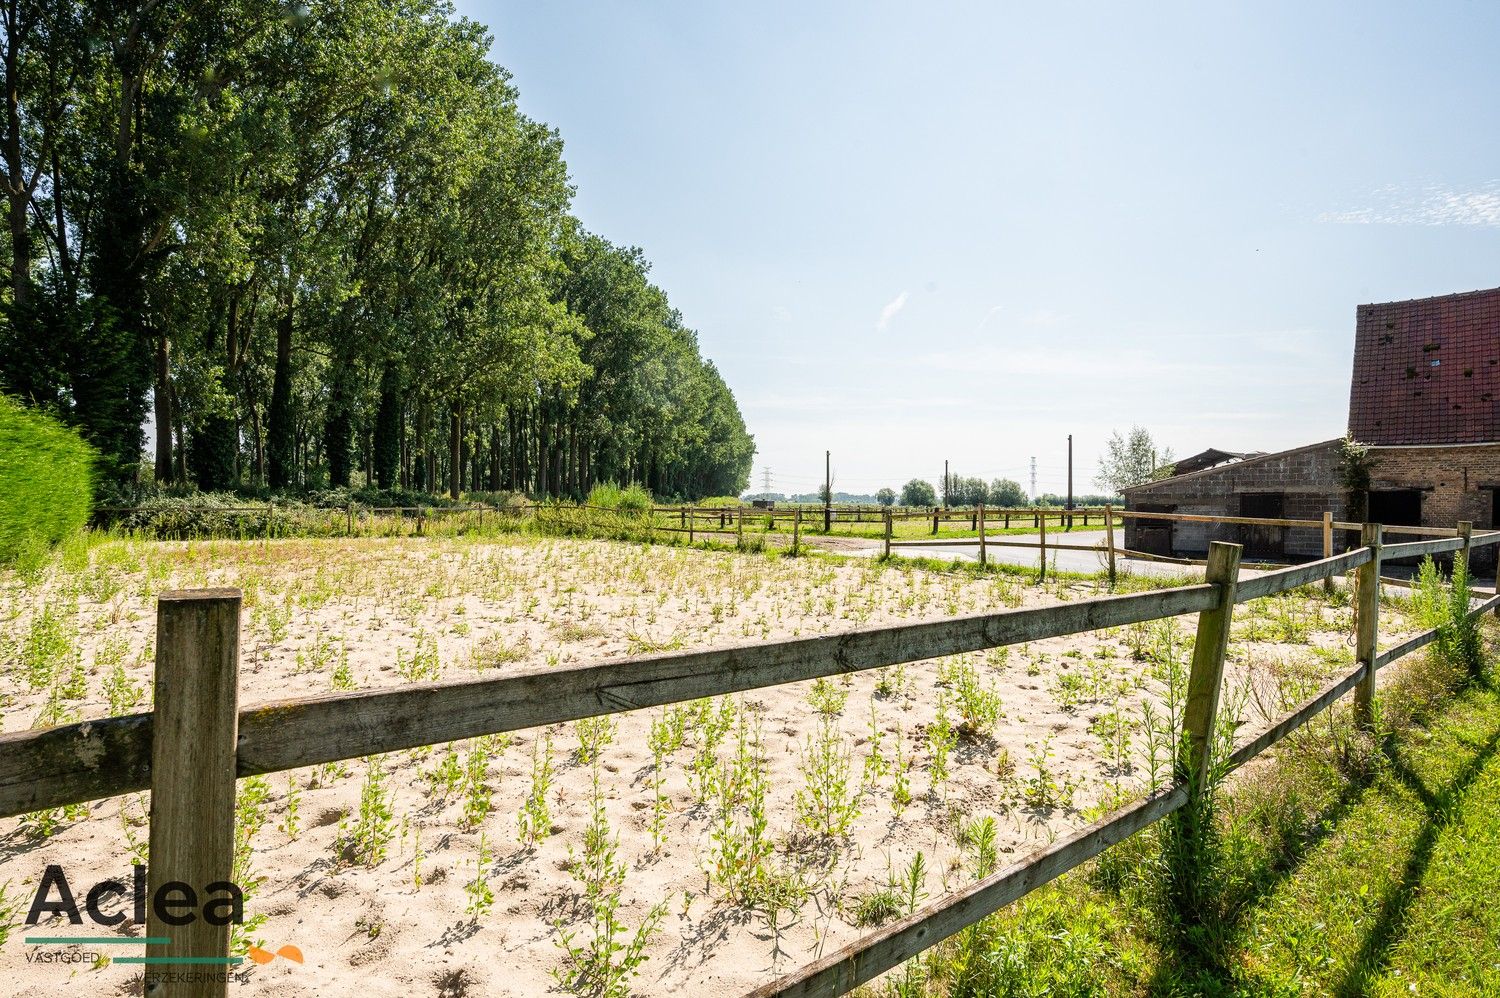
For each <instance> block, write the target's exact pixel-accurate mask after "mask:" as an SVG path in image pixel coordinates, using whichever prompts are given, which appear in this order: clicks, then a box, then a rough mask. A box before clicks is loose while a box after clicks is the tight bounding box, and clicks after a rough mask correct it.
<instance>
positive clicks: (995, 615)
mask: <svg viewBox="0 0 1500 998" xmlns="http://www.w3.org/2000/svg"><path fill="white" fill-rule="evenodd" d="M1363 529H1364V537H1363V540H1364V541H1365V544H1364V546H1363V547H1361V548H1359V549H1356V550H1354V551H1350V552H1347V553H1344V554H1340V555H1337V556H1333V557H1328V558H1324V559H1322V560H1320V561H1316V562H1313V563H1311V564H1307V565H1297V566H1293V567H1290V568H1287V569H1283V570H1281V571H1278V572H1272V573H1268V574H1265V575H1261V576H1259V577H1256V578H1247V579H1245V580H1244V581H1239V547H1238V545H1232V544H1224V543H1221V542H1215V544H1214V545H1213V546H1212V548H1211V549H1210V557H1209V562H1208V571H1207V581H1205V582H1204V583H1202V584H1199V585H1189V586H1182V587H1178V588H1171V589H1163V590H1156V591H1151V592H1145V593H1137V594H1131V595H1123V596H1118V595H1116V596H1098V597H1092V598H1088V599H1082V600H1078V601H1075V602H1071V603H1063V604H1060V605H1056V606H1048V607H1041V608H1034V609H1024V610H1002V611H997V612H991V613H979V614H970V615H967V616H960V617H955V618H948V619H943V620H936V621H927V622H919V623H912V624H896V625H882V626H878V627H862V628H855V629H851V630H846V631H841V632H836V633H832V634H827V635H820V636H817V637H809V638H795V639H789V640H781V641H771V642H756V643H746V644H738V645H733V646H729V647H723V648H715V649H708V650H703V651H689V652H678V653H672V654H663V655H643V656H633V657H627V658H620V659H615V660H611V661H606V662H603V663H599V664H595V665H578V666H570V667H565V668H536V669H530V670H526V671H522V672H519V673H517V674H515V675H510V676H504V677H500V678H495V679H470V680H461V681H444V682H434V683H419V684H410V685H405V686H396V687H392V688H388V689H377V690H365V691H358V692H348V693H330V694H325V695H322V696H312V697H304V698H297V699H290V700H283V701H277V702H272V703H265V704H259V705H255V706H251V707H247V708H242V709H238V710H236V709H235V697H236V690H237V681H236V673H237V670H238V641H237V634H238V617H239V599H240V597H239V593H238V591H237V590H230V591H225V590H197V591H187V592H178V593H169V594H165V595H163V596H162V597H161V599H160V602H159V604H158V606H159V616H158V636H157V659H156V670H157V683H156V700H155V705H154V710H153V712H152V713H145V714H134V715H130V716H126V717H111V718H104V719H101V720H92V721H84V722H81V723H76V724H68V725H62V726H59V727H54V728H48V729H43V730H36V731H24V732H11V733H6V734H0V816H14V815H17V814H24V813H27V812H32V811H37V810H41V809H45V808H52V807H59V806H64V805H68V804H77V803H83V802H87V801H92V800H98V799H101V798H106V797H113V796H117V795H119V794H124V793H130V792H135V791H140V790H147V789H150V790H152V791H153V804H152V817H153V821H152V824H151V833H150V834H151V856H152V863H151V869H150V876H151V878H152V880H153V881H155V882H156V883H164V882H167V881H170V880H189V881H191V879H192V878H193V877H199V878H201V877H202V876H204V875H207V874H210V873H217V872H219V871H222V870H225V869H228V865H227V864H229V863H230V862H231V859H232V856H231V853H232V838H231V840H226V839H225V837H224V831H225V829H226V828H228V829H231V830H232V827H233V820H232V819H233V813H232V812H233V804H232V801H233V786H232V784H233V781H234V779H235V778H236V777H244V776H250V775H254V774H258V773H269V772H275V771H279V770H287V769H294V768H298V767H303V766H311V765H317V764H320V763H326V762H335V761H338V760H344V759H353V758H359V757H362V756H366V755H371V754H376V753H383V752H393V751H397V750H401V749H408V748H415V747H418V746H423V745H429V744H437V743H443V742H448V741H454V740H458V739H464V738H473V737H478V736H482V735H487V734H493V733H497V732H503V731H515V730H519V729H524V728H533V727H537V726H541V725H547V724H554V723H558V722H562V721H571V720H578V719H581V718H586V717H595V716H601V715H607V714H613V713H619V712H622V711H629V710H638V709H641V708H646V707H654V706H660V705H664V704H670V703H678V702H684V701H690V700H696V699H699V698H702V697H711V696H719V695H724V694H729V693H736V692H741V691H745V690H753V689H761V688H765V687H768V686H776V685H780V684H783V683H792V682H799V681H805V680H811V679H817V678H820V677H826V676H833V675H838V674H842V673H852V672H859V671H864V670H869V669H877V668H881V667H884V666H889V665H896V664H899V663H903V662H913V661H919V660H923V659H928V658H935V657H940V656H944V655H952V654H957V653H961V652H971V651H979V650H982V649H988V648H996V647H1002V646H1006V645H1013V644H1018V643H1021V642H1026V641H1034V640H1039V639H1042V638H1050V637H1060V636H1065V635H1069V634H1077V633H1083V632H1087V631H1093V630H1097V629H1101V628H1108V627H1118V626H1121V625H1125V624H1132V623H1138V622H1142V621H1148V620H1157V619H1163V618H1168V617H1175V616H1179V615H1182V614H1188V613H1196V614H1198V640H1197V641H1196V642H1195V646H1194V656H1193V662H1192V666H1191V671H1190V676H1189V682H1188V698H1187V705H1186V709H1185V711H1184V720H1183V724H1184V730H1183V732H1182V734H1183V736H1184V737H1183V738H1182V742H1183V744H1184V745H1185V746H1186V748H1185V749H1184V751H1185V753H1186V755H1187V757H1186V758H1185V759H1184V760H1183V763H1184V765H1185V766H1187V767H1188V768H1186V769H1184V770H1183V771H1184V772H1193V771H1195V770H1201V769H1202V768H1203V767H1205V766H1206V765H1207V753H1208V746H1209V745H1211V744H1212V743H1213V726H1214V723H1215V715H1216V711H1215V704H1216V703H1217V701H1218V697H1219V691H1220V688H1221V686H1222V682H1223V669H1224V657H1225V647H1226V644H1227V639H1228V634H1229V628H1230V626H1231V622H1232V615H1233V610H1234V606H1235V605H1237V604H1239V603H1243V602H1246V601H1248V600H1251V599H1257V598H1261V597H1264V596H1270V595H1273V594H1276V593H1280V592H1285V591H1288V590H1291V589H1296V588H1299V587H1301V586H1305V585H1308V584H1310V583H1313V582H1316V581H1318V580H1320V579H1326V578H1331V577H1333V576H1335V575H1342V574H1343V573H1345V572H1348V571H1351V570H1354V571H1356V572H1358V573H1359V575H1358V580H1357V585H1358V592H1359V599H1358V600H1357V603H1356V613H1357V621H1356V623H1357V627H1356V630H1357V632H1358V635H1359V642H1358V650H1357V664H1356V665H1355V666H1354V667H1353V668H1352V669H1350V670H1348V671H1347V672H1345V673H1344V674H1342V675H1341V676H1339V677H1336V678H1335V679H1334V680H1333V681H1331V682H1330V683H1329V684H1328V685H1327V686H1326V687H1325V688H1324V689H1323V690H1322V691H1320V692H1319V693H1318V694H1317V695H1316V696H1315V697H1313V698H1312V699H1311V700H1309V701H1308V702H1307V703H1306V704H1304V705H1303V706H1302V707H1300V708H1298V709H1297V710H1296V711H1293V712H1292V713H1290V714H1288V715H1287V716H1286V717H1283V718H1281V719H1280V720H1278V721H1277V722H1275V723H1274V724H1272V725H1271V726H1270V727H1269V728H1268V729H1267V730H1265V731H1263V732H1261V733H1259V734H1257V735H1255V736H1254V737H1252V738H1251V739H1249V740H1248V741H1246V742H1244V743H1243V744H1241V745H1240V746H1239V747H1238V748H1237V749H1236V750H1235V752H1234V754H1233V756H1232V758H1231V760H1230V763H1231V765H1241V764H1243V763H1244V762H1246V761H1248V760H1249V759H1250V758H1253V757H1254V756H1255V755H1257V754H1259V753H1261V752H1264V751H1265V750H1267V749H1269V748H1270V747H1271V746H1273V745H1275V744H1276V743H1277V742H1278V741H1280V740H1281V739H1282V738H1285V737H1286V736H1287V735H1288V734H1290V733H1291V732H1292V731H1294V730H1296V729H1297V728H1298V727H1300V726H1301V725H1303V724H1305V723H1306V722H1307V721H1308V720H1309V719H1311V718H1312V717H1314V716H1316V715H1317V714H1319V713H1321V712H1322V711H1324V710H1327V709H1328V708H1329V707H1331V706H1332V705H1333V704H1334V703H1335V702H1336V701H1337V700H1338V699H1339V698H1340V697H1342V696H1343V695H1344V694H1345V693H1347V692H1349V691H1350V690H1354V691H1355V694H1356V695H1355V713H1356V717H1357V718H1359V719H1360V720H1361V721H1363V722H1366V723H1368V721H1369V720H1370V714H1369V711H1370V707H1371V701H1372V698H1373V693H1374V678H1375V673H1376V672H1377V671H1378V670H1379V669H1380V668H1383V667H1384V666H1386V665H1389V664H1390V663H1391V662H1394V661H1396V660H1397V659H1398V658H1399V657H1401V656H1403V655H1406V654H1409V653H1410V652H1412V651H1415V650H1417V649H1419V648H1421V647H1422V646H1423V645H1425V644H1426V643H1428V642H1430V641H1432V640H1434V638H1435V636H1436V634H1435V632H1432V631H1429V632H1426V633H1424V634H1421V635H1417V636H1415V637H1413V638H1410V639H1408V640H1406V641H1404V642H1402V643H1401V644H1399V645H1397V646H1395V647H1394V648H1391V649H1389V650H1387V651H1386V652H1384V653H1380V654H1377V653H1376V637H1377V634H1378V620H1377V617H1378V607H1379V602H1378V590H1379V565H1380V562H1381V560H1382V559H1383V558H1385V557H1389V556H1397V557H1411V556H1414V555H1418V554H1430V553H1442V552H1448V551H1456V550H1459V549H1464V550H1465V551H1466V552H1467V550H1470V549H1472V548H1473V547H1480V546H1484V545H1487V544H1493V543H1496V542H1500V533H1490V534H1483V535H1473V534H1472V531H1471V530H1469V529H1468V525H1467V524H1464V525H1461V526H1460V528H1459V530H1458V533H1459V536H1457V537H1446V538H1440V539H1435V540H1428V541H1417V542H1413V543H1409V544H1398V545H1389V546H1382V544H1381V534H1380V528H1379V527H1378V526H1374V525H1365V526H1364V528H1363ZM1497 606H1500V596H1497V597H1491V598H1489V599H1488V600H1486V601H1485V602H1483V603H1482V604H1481V605H1479V606H1478V607H1475V608H1473V609H1472V610H1471V614H1475V615H1477V614H1480V613H1485V612H1489V611H1491V610H1494V609H1496V607H1497ZM187 676H191V677H193V681H192V682H186V681H184V680H183V677H187ZM162 736H166V737H162ZM1193 792H1194V791H1193V790H1192V789H1191V784H1189V785H1183V786H1173V787H1169V788H1167V789H1164V790H1162V791H1161V792H1159V793H1156V794H1155V795H1153V796H1151V797H1148V798H1147V799H1145V800H1143V801H1140V802H1138V803H1135V804H1131V805H1130V806H1128V807H1125V808H1122V809H1120V810H1117V811H1115V812H1114V813H1112V814H1110V815H1106V816H1105V817H1103V818H1101V819H1100V820H1098V821H1096V822H1094V823H1093V824H1091V825H1089V826H1088V827H1086V828H1084V829H1081V830H1079V831H1077V832H1075V833H1073V834H1071V835H1068V836H1066V837H1065V838H1063V839H1061V840H1060V841H1058V842H1056V843H1054V844H1052V845H1050V846H1048V847H1046V848H1044V849H1041V850H1039V851H1037V852H1035V853H1033V854H1032V855H1030V856H1028V857H1026V858H1025V859H1023V860H1020V861H1019V862H1017V863H1015V864H1012V865H1011V866H1009V867H1007V868H1005V869H1004V870H1001V871H999V872H997V873H995V874H993V875H992V876H989V877H986V878H984V879H983V880H980V881H978V882H977V883H975V884H973V885H971V886H969V887H966V888H964V889H963V890H961V891H959V892H957V893H954V894H949V895H946V896H944V897H942V898H939V899H937V900H935V901H933V902H930V903H928V904H927V905H925V906H924V907H922V908H920V909H918V910H917V911H915V912H913V913H912V914H911V915H909V916H908V917H906V918H904V919H902V920H900V921H898V922H896V923H894V924H892V925H889V926H887V927H885V928H883V929H880V930H879V931H877V932H874V933H871V934H869V935H867V936H865V937H863V938H861V939H859V940H858V941H856V942H854V943H852V944H850V945H849V946H846V947H844V948H843V949H841V950H839V951H838V952H836V953H832V954H829V955H827V956H825V957H823V958H822V959H820V960H818V961H816V962H815V963H812V964H810V965H808V966H806V967H803V968H801V969H800V970H797V971H795V972H793V973H792V974H789V975H787V976H785V977H782V978H780V979H779V980H776V981H774V982H771V983H768V984H766V985H765V986H764V987H762V988H760V989H758V990H756V991H755V992H754V995H755V996H759V998H769V996H772V995H789V996H790V995H818V996H835V995H841V994H843V993H845V992H847V991H848V990H850V989H852V988H854V987H856V986H858V985H859V984H861V983H863V982H866V981H869V980H871V979H873V978H875V977H877V976H879V975H880V974H882V973H885V972H886V971H888V970H890V969H892V968H893V967H896V966H898V965H899V964H900V963H901V962H902V961H904V960H906V959H908V958H909V957H911V956H913V955H915V954H916V953H919V952H921V951H922V950H923V949H925V948H927V947H929V946H932V945H934V944H936V943H937V942H939V941H941V940H942V939H944V938H946V937H947V936H949V935H952V934H953V933H954V932H956V931H958V930H959V929H961V928H963V927H965V926H967V925H971V924H973V923H974V922H976V921H978V920H979V919H981V918H984V917H985V916H987V915H989V914H992V913H993V912H995V911H996V910H998V909H999V908H1001V907H1003V906H1004V905H1006V904H1009V903H1010V902H1012V901H1014V900H1016V899H1017V898H1020V897H1022V896H1024V895H1025V894H1026V893H1027V892H1029V891H1031V890H1034V889H1035V888H1037V887H1039V886H1041V885H1042V884H1044V883H1047V882H1048V881H1050V880H1052V879H1054V878H1056V877H1058V876H1060V875H1062V874H1063V873H1066V872H1067V871H1068V870H1070V869H1073V868H1074V867H1076V866H1078V865H1079V864H1080V863H1083V862H1085V861H1086V860H1088V859H1090V858H1092V857H1093V856H1096V855H1098V854H1099V853H1100V852H1102V851H1103V850H1104V849H1106V848H1108V847H1109V846H1110V845H1112V844H1114V843H1115V842H1118V841H1120V840H1121V839H1124V838H1126V837H1128V836H1130V835H1133V834H1135V833H1136V832H1138V831H1140V830H1142V829H1144V828H1146V827H1148V826H1149V825H1151V824H1152V823H1153V822H1155V821H1158V820H1160V819H1161V818H1163V817H1165V816H1167V815H1169V814H1171V813H1172V812H1174V811H1175V810H1177V809H1179V808H1181V807H1183V806H1185V805H1186V804H1188V803H1189V802H1190V801H1191V799H1192V794H1193ZM226 793H227V796H226ZM201 799H213V800H216V801H218V802H219V804H218V805H216V806H215V808H214V812H215V813H214V814H213V815H203V814H200V813H199V812H200V811H201V808H200V807H197V806H195V805H193V804H191V802H194V801H198V800H201ZM225 800H228V801H230V802H231V803H230V804H228V805H227V806H225V805H224V803H223V802H224V801H225ZM177 937H178V934H175V933H174V939H176V938H177ZM181 939H182V940H186V942H176V943H173V944H172V948H171V949H170V950H168V949H165V948H162V949H156V948H153V946H151V945H148V947H147V952H148V954H150V955H153V956H168V955H170V956H172V957H191V958H193V959H200V958H204V959H218V958H225V957H227V947H228V937H227V935H222V934H210V933H205V934H202V935H197V936H189V935H186V934H183V935H182V936H181ZM184 947H186V948H184ZM226 987H227V984H226V983H224V982H215V981H200V982H196V983H190V984H189V983H177V982H170V981H165V982H164V981H161V980H158V981H156V982H155V983H153V984H152V990H151V992H150V993H151V994H153V995H163V996H178V995H195V996H196V995H223V994H225V993H226V992H225V988H226Z"/></svg>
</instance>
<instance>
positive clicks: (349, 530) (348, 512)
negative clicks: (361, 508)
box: [344, 502, 354, 537]
mask: <svg viewBox="0 0 1500 998" xmlns="http://www.w3.org/2000/svg"><path fill="white" fill-rule="evenodd" d="M344 513H345V518H346V519H347V521H348V522H347V523H346V524H345V528H344V532H345V533H346V534H348V535H349V536H350V537H353V536H354V503H352V502H351V503H349V505H348V508H347V509H345V511H344Z"/></svg>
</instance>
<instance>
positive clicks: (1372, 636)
mask: <svg viewBox="0 0 1500 998" xmlns="http://www.w3.org/2000/svg"><path fill="white" fill-rule="evenodd" d="M1359 540H1360V543H1361V544H1363V545H1364V546H1365V547H1367V548H1369V549H1370V553H1371V554H1372V555H1373V557H1372V558H1371V559H1370V560H1369V561H1367V562H1365V563H1364V564H1363V565H1361V566H1359V569H1358V572H1357V574H1356V575H1355V577H1354V579H1355V581H1354V590H1355V592H1354V597H1355V603H1354V659H1355V661H1357V662H1358V663H1359V664H1360V665H1362V666H1364V670H1365V672H1364V675H1363V676H1362V677H1361V678H1360V681H1359V685H1358V686H1356V687H1355V688H1354V721H1355V723H1356V724H1358V725H1359V726H1360V727H1361V728H1365V729H1367V730H1368V729H1370V728H1373V727H1374V726H1375V646H1376V643H1377V639H1378V637H1379V620H1380V524H1378V523H1366V524H1365V525H1364V527H1363V528H1361V530H1360V535H1359Z"/></svg>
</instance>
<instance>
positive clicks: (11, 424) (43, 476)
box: [0, 395, 95, 564]
mask: <svg viewBox="0 0 1500 998" xmlns="http://www.w3.org/2000/svg"><path fill="white" fill-rule="evenodd" d="M94 467H95V454H94V450H93V448H91V447H90V446H89V445H88V444H86V443H84V442H83V440H82V438H80V437H79V436H78V434H77V433H75V432H73V431H72V430H70V429H68V428H67V427H65V426H63V425H62V424H61V423H59V422H57V421H56V420H54V419H52V418H51V417H49V416H46V415H44V414H43V413H41V412H38V411H37V410H35V409H26V408H22V406H21V405H20V404H19V403H18V402H16V401H14V400H12V399H8V398H6V397H4V396H3V395H0V564H4V563H6V562H10V561H12V560H14V559H15V557H16V556H17V555H18V554H20V553H21V551H23V550H24V549H25V548H26V547H27V546H29V545H34V544H46V545H50V544H56V543H57V542H58V541H60V540H62V539H63V538H64V537H67V536H68V535H69V534H71V533H73V532H74V531H76V530H78V529H80V528H81V527H82V526H83V525H84V524H85V523H87V522H88V518H89V508H90V506H91V504H92V503H93V499H94Z"/></svg>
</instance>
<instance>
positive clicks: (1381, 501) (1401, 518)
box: [1369, 489, 1422, 527]
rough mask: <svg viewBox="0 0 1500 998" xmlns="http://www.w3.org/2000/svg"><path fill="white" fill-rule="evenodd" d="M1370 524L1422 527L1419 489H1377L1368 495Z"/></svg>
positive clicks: (1420, 491) (1420, 493) (1420, 492)
mask: <svg viewBox="0 0 1500 998" xmlns="http://www.w3.org/2000/svg"><path fill="white" fill-rule="evenodd" d="M1369 519H1370V522H1371V523H1382V524H1385V525H1386V526H1388V527H1420V526H1421V525H1422V490H1421V489H1378V490H1375V491H1372V492H1371V493H1370V517H1369Z"/></svg>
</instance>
